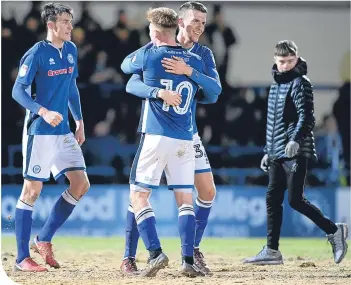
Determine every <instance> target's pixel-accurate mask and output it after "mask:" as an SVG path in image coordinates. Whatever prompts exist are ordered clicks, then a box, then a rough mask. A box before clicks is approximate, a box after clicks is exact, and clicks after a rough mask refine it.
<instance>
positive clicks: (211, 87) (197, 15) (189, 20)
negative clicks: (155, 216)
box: [121, 2, 222, 274]
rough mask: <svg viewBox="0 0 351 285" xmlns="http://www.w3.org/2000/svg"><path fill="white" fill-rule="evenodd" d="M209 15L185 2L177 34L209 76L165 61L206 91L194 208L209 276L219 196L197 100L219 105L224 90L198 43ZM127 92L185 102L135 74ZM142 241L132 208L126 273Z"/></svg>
mask: <svg viewBox="0 0 351 285" xmlns="http://www.w3.org/2000/svg"><path fill="white" fill-rule="evenodd" d="M206 15H207V9H206V7H205V6H204V5H203V4H201V3H199V2H186V3H184V4H183V5H182V6H181V7H180V8H179V33H178V35H177V41H178V43H180V44H181V45H182V46H183V47H184V48H186V49H188V50H189V51H191V52H192V53H195V54H198V55H200V56H201V57H202V59H203V60H204V62H205V65H206V66H205V67H206V68H205V70H206V74H201V73H200V72H198V71H197V70H195V69H193V68H191V67H190V66H188V65H186V64H184V62H182V60H181V59H179V58H178V57H174V58H173V59H169V58H165V59H164V60H163V61H162V62H163V66H164V67H165V69H166V71H167V72H170V73H174V74H179V75H181V74H185V75H186V76H188V77H189V78H190V79H192V80H193V81H194V82H196V83H198V84H199V85H200V86H201V87H202V88H203V92H204V95H205V97H204V98H199V99H198V100H194V101H193V104H192V106H191V109H192V119H193V120H192V123H193V144H194V149H195V152H196V153H195V186H196V189H197V191H198V197H197V199H196V203H195V209H194V210H195V217H196V234H195V249H194V261H195V264H196V265H197V267H198V268H200V269H201V270H202V271H203V272H205V273H208V272H210V269H209V268H208V266H207V265H206V263H205V260H204V256H203V254H202V253H201V252H200V250H199V245H200V241H201V239H202V236H203V233H204V230H205V228H206V226H207V220H208V216H209V213H210V210H211V207H212V203H213V200H214V198H215V195H216V188H215V185H214V182H213V175H212V171H211V167H210V164H209V161H208V158H207V155H206V151H205V149H204V147H203V145H202V142H201V139H200V137H199V135H198V133H197V127H196V121H195V114H196V104H197V101H198V102H200V103H202V104H209V103H215V102H216V101H217V98H218V96H219V94H220V93H221V90H222V88H221V83H220V79H219V76H218V72H217V70H216V65H215V61H214V58H213V54H212V52H211V50H210V49H209V48H208V47H206V46H203V45H201V44H199V43H198V40H199V37H200V36H201V34H202V33H203V32H204V29H205V24H206ZM152 46H153V45H152V43H149V44H147V45H146V46H144V47H142V48H141V49H149V48H151V47H152ZM134 55H135V53H132V54H131V55H129V56H128V57H126V59H125V60H124V62H123V64H122V70H124V71H127V70H125V69H124V66H125V65H127V64H128V62H129V61H130V60H131V59H132V58H133V56H134ZM126 90H127V92H128V93H131V94H134V95H136V96H139V97H141V98H159V99H160V100H163V101H164V102H165V103H167V104H168V105H171V106H178V105H179V104H180V102H181V101H182V97H181V96H180V95H179V94H178V93H176V92H174V91H169V90H165V89H160V88H157V87H153V86H148V85H147V84H146V82H145V81H144V82H143V79H142V75H141V74H133V76H132V77H131V79H130V80H129V81H128V84H127V86H126ZM138 238H139V233H138V230H137V226H136V222H135V217H134V213H133V208H132V207H129V208H128V212H127V225H126V247H125V255H124V260H123V262H122V265H121V271H122V272H123V273H125V274H133V273H138V271H137V266H136V263H135V255H136V250H137V245H138Z"/></svg>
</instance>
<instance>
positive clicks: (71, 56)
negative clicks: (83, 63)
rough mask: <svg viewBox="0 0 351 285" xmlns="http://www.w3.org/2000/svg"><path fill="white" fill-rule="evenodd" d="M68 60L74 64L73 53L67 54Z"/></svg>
mask: <svg viewBox="0 0 351 285" xmlns="http://www.w3.org/2000/svg"><path fill="white" fill-rule="evenodd" d="M67 60H68V62H69V63H71V64H73V63H74V58H73V55H72V54H70V53H69V54H68V55H67Z"/></svg>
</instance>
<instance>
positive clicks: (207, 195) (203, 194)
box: [198, 185, 217, 201]
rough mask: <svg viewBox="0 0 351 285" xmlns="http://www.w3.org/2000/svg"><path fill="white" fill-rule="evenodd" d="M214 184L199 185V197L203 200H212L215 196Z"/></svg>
mask: <svg viewBox="0 0 351 285" xmlns="http://www.w3.org/2000/svg"><path fill="white" fill-rule="evenodd" d="M216 193H217V191H216V186H215V185H210V186H208V187H201V188H200V189H198V194H199V198H200V199H201V200H203V201H213V200H214V199H215V197H216Z"/></svg>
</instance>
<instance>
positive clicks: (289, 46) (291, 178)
mask: <svg viewBox="0 0 351 285" xmlns="http://www.w3.org/2000/svg"><path fill="white" fill-rule="evenodd" d="M274 60H275V64H274V66H273V70H272V73H273V78H274V81H275V82H274V83H273V84H272V85H271V88H270V91H269V95H268V112H267V128H266V146H265V148H264V152H265V155H264V157H263V158H262V161H261V168H262V169H263V170H264V171H266V172H268V173H269V185H268V191H267V195H266V205H267V245H265V246H264V247H263V249H262V250H261V252H260V253H259V254H258V255H256V256H254V257H251V258H248V259H246V260H244V263H251V264H282V263H283V257H282V255H281V253H280V251H279V249H278V247H279V238H280V229H281V225H282V218H283V206H282V204H283V201H284V193H285V190H286V188H287V189H288V198H289V204H290V206H291V207H292V208H293V209H294V210H296V211H298V212H300V213H301V214H303V215H305V216H306V217H308V218H309V219H310V220H312V221H313V222H314V223H315V224H316V225H317V226H318V227H319V228H320V229H322V230H323V231H324V232H325V233H326V234H327V237H328V241H329V242H330V243H331V245H332V249H333V254H334V261H335V263H340V262H341V261H342V260H343V258H344V257H345V255H346V252H347V243H346V238H347V234H348V233H347V231H348V229H347V225H346V224H335V223H334V222H332V221H330V220H329V219H328V218H326V217H325V216H324V215H323V214H322V213H321V211H320V210H319V209H318V208H316V207H315V206H314V205H312V204H311V203H310V202H309V201H307V200H306V198H305V196H304V187H305V179H306V173H307V164H308V161H309V160H311V159H312V160H314V159H317V156H316V151H315V144H314V136H313V131H312V130H313V128H314V125H315V118H314V105H313V87H312V85H311V82H310V80H309V79H308V77H307V76H306V74H307V63H306V61H305V60H304V59H302V58H301V57H299V56H298V49H297V46H296V44H295V43H294V42H292V41H280V42H278V43H277V45H276V47H275V53H274Z"/></svg>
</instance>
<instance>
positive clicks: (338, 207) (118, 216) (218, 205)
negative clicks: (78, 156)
mask: <svg viewBox="0 0 351 285" xmlns="http://www.w3.org/2000/svg"><path fill="white" fill-rule="evenodd" d="M21 188H22V187H21V186H20V185H3V186H2V191H1V198H2V199H1V227H2V233H3V234H10V233H13V232H14V216H15V208H16V203H17V199H18V197H19V195H20V192H21ZM64 190H65V186H64V185H47V186H45V187H44V189H43V193H42V194H41V196H40V197H39V198H38V200H37V202H36V204H35V207H34V212H33V231H32V233H33V234H34V233H36V232H37V231H38V229H40V228H41V226H42V225H43V224H44V222H45V221H46V219H47V217H48V215H49V213H50V211H51V208H52V207H53V205H54V204H55V202H56V200H57V199H58V197H59V195H60V194H61V193H62V192H63V191H64ZM217 191H218V193H217V196H216V201H215V203H214V206H213V209H212V211H211V214H210V220H209V224H208V227H207V230H206V233H205V235H207V236H214V237H264V236H265V235H266V203H265V193H266V188H265V187H253V186H218V187H217ZM306 197H307V198H308V199H309V200H310V201H311V202H312V203H313V204H315V205H316V206H317V207H319V208H320V209H321V210H322V212H323V213H324V214H325V215H327V216H328V217H329V218H331V219H332V220H334V221H338V222H346V223H348V224H349V226H350V189H349V188H309V189H306ZM150 200H151V203H152V206H153V208H154V211H155V215H156V218H157V229H158V232H159V233H160V235H161V236H177V235H178V228H177V220H178V209H177V207H176V203H175V201H174V195H173V193H172V191H169V190H168V189H167V188H166V187H165V186H161V187H160V188H159V189H157V190H154V191H153V192H152V196H151V199H150ZM128 205H129V186H128V185H92V186H91V188H90V190H89V192H88V193H87V194H86V195H85V196H84V197H83V198H82V199H81V201H80V202H79V203H78V205H77V207H76V209H75V210H74V211H73V213H72V215H71V216H70V218H69V219H68V220H67V222H66V223H65V224H64V226H63V227H62V228H61V229H60V230H59V231H58V234H60V235H83V236H110V235H124V225H125V218H126V211H127V208H128ZM282 236H289V237H323V236H324V233H323V232H322V231H321V230H320V229H318V228H317V227H316V226H315V225H314V224H313V223H312V222H311V221H310V220H309V219H308V218H305V217H304V216H302V215H301V214H299V213H297V212H296V211H293V210H292V209H291V208H290V206H289V205H288V201H287V199H285V201H284V222H283V227H282Z"/></svg>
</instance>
